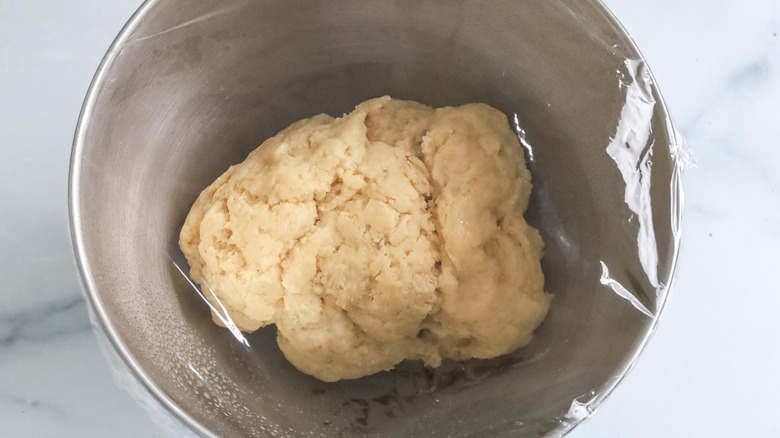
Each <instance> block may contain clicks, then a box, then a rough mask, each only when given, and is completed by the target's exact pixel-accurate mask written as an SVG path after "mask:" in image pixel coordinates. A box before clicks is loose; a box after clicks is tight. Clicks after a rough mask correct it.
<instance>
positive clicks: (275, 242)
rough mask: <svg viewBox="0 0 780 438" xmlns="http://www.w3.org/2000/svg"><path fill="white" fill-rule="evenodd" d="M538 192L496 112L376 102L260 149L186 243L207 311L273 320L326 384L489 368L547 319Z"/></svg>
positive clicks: (250, 323)
mask: <svg viewBox="0 0 780 438" xmlns="http://www.w3.org/2000/svg"><path fill="white" fill-rule="evenodd" d="M530 179H531V176H530V173H529V171H528V169H527V168H526V167H525V164H524V162H523V156H522V149H521V148H520V145H519V143H518V140H517V137H516V136H515V134H514V133H513V132H512V130H511V129H510V127H509V124H508V122H507V119H506V117H505V116H504V114H503V113H501V112H499V111H498V110H496V109H494V108H491V107H489V106H487V105H483V104H469V105H464V106H460V107H447V108H439V109H433V108H430V107H427V106H424V105H422V104H419V103H415V102H410V101H401V100H393V99H390V98H389V97H381V98H376V99H371V100H368V101H366V102H363V103H361V104H360V105H358V106H357V107H356V108H355V110H354V111H353V112H351V113H349V114H347V115H345V116H343V117H341V118H337V119H334V118H332V117H329V116H327V115H318V116H315V117H312V118H310V119H305V120H302V121H299V122H297V123H295V124H293V125H291V126H290V127H288V128H286V129H284V130H283V131H281V132H279V133H278V134H277V135H275V136H274V137H272V138H270V139H268V140H267V141H265V142H264V143H263V144H262V145H261V146H260V147H258V148H257V149H256V150H254V151H253V152H252V153H250V154H249V156H248V157H247V158H246V160H245V161H244V162H243V163H241V164H238V165H235V166H232V167H231V168H230V169H228V170H227V171H226V172H225V173H224V174H223V175H222V176H220V177H219V178H218V179H217V180H216V181H215V182H214V183H212V184H211V185H210V186H209V187H208V188H206V190H204V191H203V192H202V193H201V194H200V196H199V197H198V199H197V201H196V202H195V204H194V205H193V206H192V209H191V211H190V212H189V215H188V216H187V219H186V221H185V223H184V226H183V228H182V230H181V235H180V240H179V245H180V246H181V249H182V251H183V252H184V255H185V256H186V258H187V260H188V262H189V264H190V274H191V277H192V278H193V280H194V281H196V282H197V283H198V284H200V285H201V287H202V289H204V291H203V292H204V295H205V296H206V297H207V298H208V299H209V301H210V302H211V304H212V306H214V307H216V308H218V309H219V308H222V307H221V306H224V308H225V309H226V310H227V313H228V314H229V316H230V317H231V319H232V320H233V321H234V323H235V324H236V325H237V326H238V328H240V329H241V330H243V331H248V332H251V331H254V330H257V329H258V328H260V327H263V326H265V325H268V324H274V323H275V324H276V325H277V328H278V343H279V346H280V347H281V349H282V351H283V352H284V354H285V356H286V357H287V359H288V360H289V361H290V362H291V363H292V364H293V365H295V366H296V367H297V368H298V369H300V370H302V371H304V372H306V373H308V374H311V375H313V376H315V377H317V378H319V379H321V380H324V381H335V380H339V379H347V378H357V377H361V376H365V375H368V374H372V373H375V372H378V371H381V370H387V369H390V368H392V367H393V366H395V365H396V364H397V363H398V362H400V361H402V360H404V359H407V358H409V359H422V360H424V361H425V363H426V364H428V365H430V366H438V365H439V364H440V362H441V360H442V359H443V358H452V359H458V360H462V359H467V358H472V357H475V358H489V357H494V356H498V355H501V354H504V353H508V352H511V351H513V350H515V349H517V348H519V347H521V346H523V345H525V344H527V343H528V342H530V341H531V337H532V334H533V331H534V329H535V328H536V327H537V326H538V325H539V324H540V323H541V321H542V319H543V318H544V316H545V315H546V313H547V309H548V307H549V301H550V297H549V295H548V294H546V293H545V292H544V290H543V285H544V279H543V276H542V271H541V266H540V258H541V256H542V247H543V243H542V240H541V237H540V236H539V233H538V232H537V230H536V229H534V228H532V227H531V226H529V225H528V224H527V223H526V221H525V220H524V219H523V212H524V211H525V209H526V207H527V204H528V197H529V195H530V191H531V183H530ZM209 289H210V290H209ZM212 292H213V293H212ZM214 295H216V297H215V296H214ZM217 297H218V299H217ZM212 308H213V307H212ZM212 313H213V311H212ZM214 320H215V321H216V322H217V323H220V322H219V319H218V318H217V317H216V315H215V317H214Z"/></svg>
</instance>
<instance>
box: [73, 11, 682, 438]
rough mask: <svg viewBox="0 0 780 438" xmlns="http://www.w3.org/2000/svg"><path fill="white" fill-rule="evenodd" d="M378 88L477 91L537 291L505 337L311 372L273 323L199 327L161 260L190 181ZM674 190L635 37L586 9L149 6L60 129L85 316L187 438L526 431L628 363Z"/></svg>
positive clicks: (674, 171)
mask: <svg viewBox="0 0 780 438" xmlns="http://www.w3.org/2000/svg"><path fill="white" fill-rule="evenodd" d="M384 94H390V95H392V96H393V97H395V98H401V99H412V100H417V101H420V102H424V103H426V104H428V105H432V106H445V105H458V104H463V103H468V102H484V103H488V104H490V105H493V106H495V107H497V108H499V109H501V110H502V111H504V112H505V113H506V114H507V115H508V116H509V119H510V121H511V122H512V124H513V125H515V128H516V129H517V131H518V135H520V136H521V138H522V140H523V144H524V146H526V148H527V152H526V155H527V157H526V158H527V159H528V163H529V166H530V168H531V170H532V172H533V175H534V184H535V185H534V192H533V195H532V199H531V206H530V209H529V212H528V218H529V221H530V222H531V223H532V224H533V225H535V226H537V227H538V228H539V229H540V231H541V233H542V236H543V238H544V239H545V242H546V245H547V246H546V255H545V258H544V260H543V269H544V272H545V275H546V290H547V291H549V292H551V293H553V294H554V295H555V298H554V300H553V303H552V309H551V311H550V314H549V317H548V319H547V320H546V321H545V322H544V323H543V324H542V326H541V327H540V328H539V329H538V331H537V336H536V339H535V340H534V342H533V343H532V344H531V345H530V346H528V347H527V348H524V349H521V350H520V351H518V352H516V353H514V354H511V355H508V356H505V357H501V358H497V359H493V360H487V361H469V362H466V363H463V364H459V363H446V364H445V365H444V366H443V367H442V368H440V369H437V370H435V371H432V370H427V369H425V368H424V367H422V365H420V364H419V363H416V362H407V363H403V364H401V365H400V366H399V367H398V368H397V369H396V370H393V371H390V372H384V373H380V374H378V375H374V376H370V377H366V378H363V379H358V380H354V381H344V382H339V383H331V384H325V383H322V382H319V381H317V380H316V379H314V378H311V377H308V376H306V375H303V374H301V373H300V372H298V371H297V370H295V369H294V368H293V367H292V366H290V365H289V364H288V363H287V362H286V361H285V360H284V358H283V356H282V355H281V354H280V352H279V350H278V348H277V347H276V344H275V338H274V337H275V333H274V329H273V327H269V328H266V329H263V330H261V331H259V332H257V333H254V334H252V335H249V336H247V339H248V341H249V343H250V347H249V348H247V347H245V346H243V345H242V344H240V343H239V342H236V341H235V339H234V338H232V337H231V334H230V333H229V332H228V331H227V330H225V329H223V328H220V327H217V326H215V325H214V324H213V323H212V322H211V320H210V317H209V312H208V307H207V306H206V305H205V304H204V303H203V302H202V300H201V299H200V298H199V297H198V296H197V294H196V293H195V292H194V291H193V290H192V288H191V287H190V285H189V284H188V282H187V280H186V278H184V277H183V276H182V275H181V273H180V272H179V271H178V270H177V269H176V268H175V267H174V264H173V261H177V260H180V259H181V254H180V253H179V251H178V248H177V246H176V241H177V236H178V231H179V229H180V227H181V225H182V223H183V220H184V217H185V215H186V213H187V211H188V209H189V207H190V205H191V204H192V202H193V201H194V200H195V198H196V196H197V194H198V193H199V192H200V190H202V189H203V188H205V187H206V186H207V185H208V184H209V183H210V182H211V181H212V180H214V179H215V178H216V177H217V176H218V175H220V174H221V173H222V172H223V171H224V170H225V169H226V168H227V167H228V166H229V165H231V164H235V163H238V162H240V161H242V160H243V158H244V157H245V156H246V154H247V153H248V152H249V151H250V150H252V149H253V148H255V147H256V146H257V145H259V144H260V143H261V142H262V141H263V140H264V139H266V138H267V137H269V136H271V135H273V134H274V133H275V132H276V131H278V130H279V129H281V128H283V127H285V126H287V125H289V124H290V123H292V122H294V121H296V120H299V119H301V118H304V117H309V116H312V115H314V114H317V113H321V112H325V113H329V114H331V115H340V114H341V113H344V112H347V111H349V110H351V109H352V108H353V107H354V105H355V104H357V103H359V102H361V101H363V100H365V99H366V98H369V97H374V96H380V95H384ZM680 195H681V188H680V181H679V171H678V163H677V159H676V142H675V141H674V135H673V131H672V129H671V125H670V123H669V120H668V116H667V113H666V109H665V107H664V105H663V103H662V100H661V97H660V95H659V93H658V91H657V89H656V88H655V85H654V83H653V81H652V76H651V75H650V74H649V72H648V70H647V68H646V66H645V64H644V62H643V61H642V58H641V56H640V55H639V53H638V51H637V49H636V47H635V46H634V45H633V43H632V42H631V40H630V39H629V38H628V36H627V35H626V33H625V32H624V31H623V29H622V28H621V27H620V26H619V25H618V23H617V22H616V20H615V19H614V18H613V17H612V15H611V14H610V13H609V12H608V11H607V10H606V9H605V8H604V7H603V5H601V4H600V3H599V2H598V1H592V0H569V1H555V0H522V1H521V0H495V1H491V2H478V1H463V2H448V1H431V0H421V1H418V0H368V1H357V0H334V1H328V2H312V1H303V0H259V1H250V0H236V1H210V2H192V1H185V0H159V1H155V0H150V1H148V2H146V3H145V4H144V5H143V6H142V7H141V8H140V9H139V10H138V12H137V13H136V14H135V15H134V16H133V17H132V19H131V20H130V21H129V23H128V24H127V26H126V27H125V28H124V29H123V30H122V32H121V34H120V35H119V36H118V38H117V39H116V41H115V42H114V44H113V45H112V46H111V48H110V50H109V51H108V54H107V55H106V57H105V59H104V61H103V63H102V64H101V66H100V69H99V70H98V73H97V75H96V77H95V79H94V82H93V83H92V86H91V88H90V91H89V94H88V96H87V99H86V103H85V105H84V108H83V112H82V115H81V119H80V122H79V126H78V129H77V133H76V139H75V145H74V149H73V156H72V163H71V179H70V208H71V225H72V234H73V241H74V245H75V249H76V254H77V259H78V262H79V265H80V269H81V273H82V276H83V280H84V284H85V287H86V290H87V294H88V296H89V299H90V302H91V305H92V307H93V309H94V311H95V312H96V314H97V316H98V320H99V322H100V324H101V325H102V327H103V328H104V329H105V331H106V332H107V334H108V337H109V339H110V340H111V342H112V343H113V345H114V347H115V348H116V349H117V351H118V352H119V354H120V355H121V357H122V358H123V359H124V360H125V361H126V362H127V364H128V365H129V367H130V368H131V370H132V371H133V373H134V374H135V375H136V377H137V378H138V379H139V380H140V381H141V382H142V383H143V384H144V385H145V386H146V388H148V389H149V391H150V392H151V393H152V394H153V395H154V396H155V397H156V398H157V399H158V400H159V402H160V403H161V404H162V405H164V406H165V407H167V408H168V409H170V410H171V411H172V412H174V413H175V414H176V415H177V416H178V417H179V418H180V419H181V420H182V421H183V422H184V423H186V424H187V425H188V426H189V427H190V428H192V429H193V430H194V431H196V432H197V433H199V434H202V435H204V436H265V435H274V436H351V435H360V436H388V437H395V436H397V437H402V436H403V437H408V436H452V437H460V436H486V437H487V436H490V437H494V436H521V437H524V436H533V437H537V436H544V435H547V434H551V435H552V434H563V433H565V432H567V431H569V430H570V429H571V428H572V427H573V426H574V425H576V424H577V423H579V422H580V421H581V420H582V419H583V418H585V417H587V416H588V415H589V414H590V413H591V412H592V410H593V409H594V408H595V407H596V406H598V405H599V404H600V403H601V401H602V400H603V399H604V397H606V395H608V394H609V392H610V391H611V390H612V389H613V388H614V386H615V385H616V384H617V382H618V381H619V380H620V379H621V378H622V377H623V376H624V374H625V373H626V371H627V370H628V369H629V368H630V366H631V365H632V363H633V361H634V360H635V359H636V356H637V355H638V353H639V351H640V350H641V349H642V347H643V345H644V344H645V342H646V340H647V338H648V336H649V334H650V333H651V331H652V329H653V326H654V324H655V322H656V321H657V316H658V313H659V312H660V310H661V308H662V307H663V303H664V300H665V297H666V293H667V291H668V287H669V284H670V282H671V278H672V272H673V269H674V264H675V260H676V254H677V247H678V238H679V214H680Z"/></svg>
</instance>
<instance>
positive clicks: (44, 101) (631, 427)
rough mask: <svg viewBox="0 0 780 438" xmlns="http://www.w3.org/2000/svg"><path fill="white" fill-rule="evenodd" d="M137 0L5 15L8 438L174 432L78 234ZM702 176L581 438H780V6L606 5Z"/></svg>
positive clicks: (0, 76)
mask: <svg viewBox="0 0 780 438" xmlns="http://www.w3.org/2000/svg"><path fill="white" fill-rule="evenodd" d="M139 3H140V2H139V0H112V1H110V2H105V1H98V0H68V1H60V0H31V1H26V2H11V1H2V2H0V148H2V160H0V205H2V207H3V213H2V214H0V278H2V285H1V286H0V303H2V304H0V436H3V437H82V436H111V437H116V438H121V437H154V436H167V434H168V433H169V432H165V431H163V429H162V428H161V427H160V426H158V425H157V424H155V423H154V422H152V420H151V419H150V418H149V417H148V416H147V414H146V413H145V411H144V409H143V408H142V407H140V406H139V405H138V404H137V403H136V402H135V401H134V400H133V399H132V397H131V396H130V395H128V394H127V393H126V392H125V391H123V390H121V389H119V388H118V387H117V385H116V384H115V382H114V381H113V379H112V375H111V372H110V368H109V366H108V365H107V363H106V361H105V360H104V358H103V356H102V354H101V352H100V350H99V347H98V344H97V342H96V340H95V337H94V335H93V333H92V330H91V329H90V324H89V320H88V318H87V310H86V304H85V301H84V297H83V294H82V292H81V285H80V281H79V278H78V274H77V269H76V266H75V262H74V259H73V255H72V250H71V245H70V235H69V232H68V220H67V175H68V160H69V155H70V147H71V139H72V136H73V131H74V128H75V125H76V120H77V118H78V114H79V110H80V108H81V104H82V101H83V98H84V95H85V93H86V90H87V87H88V85H89V82H90V80H91V78H92V75H93V73H94V71H95V69H96V68H97V65H98V63H99V62H100V59H101V57H102V55H103V54H104V53H105V51H106V49H107V47H108V45H109V44H110V43H111V41H112V39H113V37H114V36H115V35H116V34H117V32H118V31H119V29H120V28H121V27H122V25H123V24H124V22H125V21H126V20H127V18H128V17H129V16H130V15H131V14H132V13H133V11H134V10H135V9H136V7H137V6H138V5H139ZM606 3H607V5H608V6H609V7H610V9H612V11H613V12H614V13H615V14H616V15H617V17H618V18H619V19H620V20H621V21H622V23H623V24H624V25H625V27H626V28H627V29H628V31H629V33H630V34H631V35H632V36H633V37H634V39H635V40H636V42H637V44H638V45H639V47H640V49H641V50H642V52H643V53H644V55H645V57H646V58H647V60H648V62H649V64H650V66H651V68H652V70H653V72H654V74H655V76H656V79H657V81H658V83H659V86H660V88H661V90H662V92H663V94H664V96H665V98H666V102H667V104H668V106H669V108H670V111H671V114H672V117H673V120H674V122H675V124H676V126H677V129H678V130H679V131H680V132H681V133H682V135H683V137H684V138H685V139H686V140H687V144H688V145H689V147H690V148H691V149H692V150H693V151H694V153H695V156H696V159H697V162H698V165H697V167H695V168H692V169H689V170H687V171H686V173H685V191H686V206H685V207H686V209H685V222H684V233H685V234H684V238H683V248H682V253H681V257H680V261H679V270H678V275H677V282H676V284H675V287H674V290H673V291H672V295H671V297H670V299H669V301H668V303H667V306H666V309H665V311H664V314H663V316H662V318H661V322H660V325H659V326H658V329H657V331H656V333H655V334H654V336H653V338H652V340H651V342H650V343H649V345H648V347H647V348H646V350H645V351H644V353H643V354H642V357H641V359H640V361H639V362H638V364H637V365H636V366H635V367H634V369H633V370H632V371H631V372H630V373H629V375H628V377H627V378H626V379H625V380H624V381H623V383H621V385H620V386H619V387H618V389H617V390H616V391H615V392H614V393H613V395H612V396H611V397H610V398H609V399H608V400H607V402H606V403H604V405H603V406H602V407H601V408H600V409H599V410H598V411H597V412H596V414H595V415H594V416H593V417H592V418H591V419H589V420H588V421H586V422H585V423H584V424H583V425H582V426H580V427H578V428H577V429H576V430H575V432H574V433H572V434H571V436H573V437H577V438H588V437H638V438H641V437H659V436H670V437H690V436H707V437H734V436H750V437H769V436H780V423H778V422H777V421H776V420H775V418H776V416H777V409H778V408H780V377H778V374H777V370H780V318H778V316H777V315H778V310H780V293H779V292H780V286H778V281H777V280H776V277H775V274H776V273H777V271H778V270H780V265H778V258H777V256H776V255H775V251H777V248H778V247H780V176H779V175H780V145H778V141H780V140H778V139H780V123H778V119H780V37H778V33H780V2H777V0H747V1H745V2H711V1H705V0H681V1H672V0H658V1H653V2H649V1H645V2H637V1H634V0H607V1H606Z"/></svg>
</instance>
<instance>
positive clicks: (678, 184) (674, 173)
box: [68, 0, 685, 438]
mask: <svg viewBox="0 0 780 438" xmlns="http://www.w3.org/2000/svg"><path fill="white" fill-rule="evenodd" d="M158 1H159V0H145V1H144V2H143V3H142V4H141V5H140V6H139V8H138V9H137V10H136V11H135V12H134V13H133V14H132V15H131V16H130V18H129V19H128V21H127V22H126V23H125V24H124V26H123V27H122V29H121V30H120V31H119V33H118V34H117V36H116V37H115V38H114V40H113V42H112V43H111V45H110V46H109V47H108V49H107V51H106V54H105V55H104V56H103V58H102V60H101V62H100V64H99V66H98V68H97V70H96V72H95V74H94V76H93V78H92V81H91V83H90V85H89V88H88V90H87V94H86V97H85V99H84V103H83V105H82V108H81V111H80V113H79V118H78V122H77V124H76V130H75V134H74V138H73V145H72V149H71V157H70V166H69V174H68V219H69V225H70V235H71V243H72V246H73V252H74V256H75V259H76V264H77V266H78V271H79V276H80V278H81V282H82V284H83V290H84V292H85V294H86V296H87V301H88V303H89V308H90V310H91V313H92V314H94V315H95V316H96V318H92V319H93V321H92V322H93V330H96V329H101V330H102V331H103V333H104V334H105V338H106V339H108V341H109V343H110V344H111V346H112V347H113V349H114V350H115V352H116V353H117V354H118V355H119V357H120V358H121V359H122V362H124V364H125V365H126V366H127V367H128V369H129V371H130V373H131V374H132V375H133V377H134V378H135V379H136V380H137V381H138V382H140V383H141V385H142V386H143V388H145V389H146V390H147V391H148V393H149V394H150V395H151V396H152V397H153V398H154V399H155V400H156V401H157V402H158V403H159V405H161V406H162V407H163V408H164V409H165V410H166V411H167V413H169V414H172V415H173V416H174V417H175V418H176V419H178V420H179V421H180V422H181V423H182V424H184V425H185V426H186V427H187V428H188V429H189V430H190V431H192V432H194V433H196V434H198V435H200V436H203V437H209V438H212V437H213V438H217V437H218V435H216V434H215V433H214V432H213V431H212V430H211V429H210V428H209V427H207V426H206V425H204V424H203V423H201V422H199V421H198V420H196V419H195V418H193V417H192V416H191V415H189V414H188V413H187V412H185V411H184V410H183V409H182V408H181V407H180V406H179V405H178V404H177V403H176V402H175V401H174V400H173V399H172V398H171V397H169V396H168V395H167V394H166V393H165V392H164V391H163V390H162V389H161V388H160V387H159V386H158V385H157V384H155V383H154V382H153V381H152V380H151V379H150V378H149V377H148V376H147V375H146V373H145V371H144V370H143V368H142V367H141V366H140V364H139V363H138V361H137V360H136V359H135V357H134V356H133V354H132V353H131V352H130V351H129V349H128V348H127V347H126V346H125V345H124V343H123V342H122V340H121V338H120V336H119V334H118V332H117V330H116V329H115V327H114V325H113V324H112V323H111V321H110V320H109V318H108V315H107V312H106V310H105V308H104V305H103V302H102V300H101V299H100V295H99V293H98V291H97V286H96V284H95V281H94V279H93V277H92V274H91V266H90V263H89V257H88V255H87V251H86V248H85V245H84V243H83V242H84V229H83V227H82V220H81V218H82V212H81V209H80V199H81V197H80V188H79V187H80V182H81V165H82V157H83V153H84V149H85V147H86V146H85V144H86V133H87V131H88V130H89V127H90V121H91V117H92V112H93V109H94V106H95V101H96V99H97V94H98V91H99V90H100V89H101V88H102V87H103V85H104V83H105V81H106V79H105V76H106V72H107V70H108V69H109V68H110V67H111V65H112V64H113V62H114V61H115V60H116V58H117V56H118V55H119V54H120V53H121V52H122V50H121V48H122V46H123V45H124V44H125V43H126V42H127V37H128V36H129V35H130V33H131V32H132V31H133V30H135V29H136V28H137V27H138V25H139V24H140V22H141V20H142V19H143V18H144V17H145V16H146V15H147V14H148V13H149V11H150V10H151V9H152V8H153V7H154V6H155V5H156V4H157V3H158ZM586 1H588V2H589V3H590V4H591V5H592V6H593V8H594V10H595V11H598V12H601V13H602V14H603V16H604V18H605V20H606V21H607V23H608V24H610V25H611V26H614V30H615V32H616V33H617V34H618V35H619V36H620V37H622V38H623V39H624V42H625V44H626V45H627V48H628V49H629V50H631V51H633V52H634V53H636V55H637V59H636V60H638V61H641V62H642V63H644V65H645V66H646V67H647V74H648V75H649V77H650V80H651V81H652V82H651V86H652V92H653V93H654V96H655V98H656V102H655V104H656V105H655V107H654V109H653V113H654V116H655V117H662V118H663V120H664V121H665V122H666V131H667V132H666V139H667V141H668V145H669V147H670V155H671V159H672V169H671V174H670V180H671V181H670V193H671V195H672V196H671V204H672V205H671V207H672V208H671V211H672V222H671V226H672V257H671V260H670V263H669V274H668V278H666V279H665V281H663V282H661V285H662V287H661V288H660V289H659V294H658V296H659V301H658V304H657V310H656V312H655V314H654V315H653V319H652V321H651V322H650V324H649V325H648V327H647V329H646V331H645V333H643V335H642V337H641V338H638V339H637V342H636V343H635V344H634V347H633V351H631V350H630V351H629V352H628V354H627V356H626V357H627V359H626V360H625V361H624V363H623V364H622V366H621V367H619V368H617V369H616V373H615V377H614V378H613V379H610V380H609V381H607V382H606V384H605V385H604V386H603V387H602V388H600V391H599V392H597V393H596V394H594V395H593V396H592V397H591V398H589V399H588V400H586V401H585V402H584V403H581V404H580V406H584V407H585V409H586V412H587V414H586V415H584V416H580V415H577V416H574V417H571V418H570V417H568V415H567V416H566V418H563V419H561V421H560V422H559V425H558V426H557V427H556V428H555V429H553V430H551V431H550V432H549V433H548V436H559V437H562V436H564V435H567V434H568V433H569V432H571V431H572V430H573V429H574V428H575V427H576V426H577V425H579V424H581V423H582V422H583V421H585V420H587V419H588V418H590V417H591V416H592V414H593V413H594V412H595V410H596V409H597V408H598V407H599V406H600V405H601V404H602V403H603V402H604V401H605V400H606V399H607V398H608V397H609V396H610V395H611V394H612V392H613V391H614V390H615V388H616V387H617V386H618V385H619V384H620V382H622V381H623V379H625V377H626V376H627V375H628V373H629V372H630V371H631V369H632V368H633V366H634V364H635V363H636V361H637V360H638V358H639V356H640V354H641V353H642V351H644V349H645V346H646V345H647V343H648V341H649V340H650V338H651V336H652V335H653V333H654V332H655V329H656V327H657V324H658V320H659V318H660V315H661V314H662V312H663V310H664V308H665V306H666V302H667V299H668V296H669V292H670V291H671V289H672V286H673V283H674V280H675V276H676V271H677V264H678V259H679V253H680V244H681V236H682V212H683V205H684V196H683V180H682V170H683V169H684V167H685V166H684V165H683V163H682V162H681V160H682V159H681V157H680V156H679V152H680V151H679V148H680V144H681V141H680V139H679V135H678V133H677V131H676V129H675V128H674V124H673V123H672V120H671V117H670V115H669V110H668V107H667V105H666V102H665V100H664V99H663V96H662V94H661V90H660V89H659V87H658V85H657V84H658V82H657V81H656V79H655V76H654V75H653V73H652V70H651V69H650V67H649V65H648V63H647V61H646V59H645V57H644V55H643V54H642V53H641V51H640V50H639V47H637V45H636V42H635V41H634V39H633V38H632V37H631V36H630V34H629V33H628V31H627V30H626V28H625V27H624V26H623V24H622V23H621V22H620V21H619V20H618V18H617V17H616V16H615V14H614V13H612V11H611V10H610V9H609V8H608V7H607V6H606V5H605V4H604V3H603V2H602V0H586ZM104 353H108V352H107V351H104ZM584 395H585V394H584ZM136 401H138V400H137V399H136ZM572 402H573V405H574V403H579V402H578V400H577V399H575V400H573V401H572ZM570 412H571V410H570Z"/></svg>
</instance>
